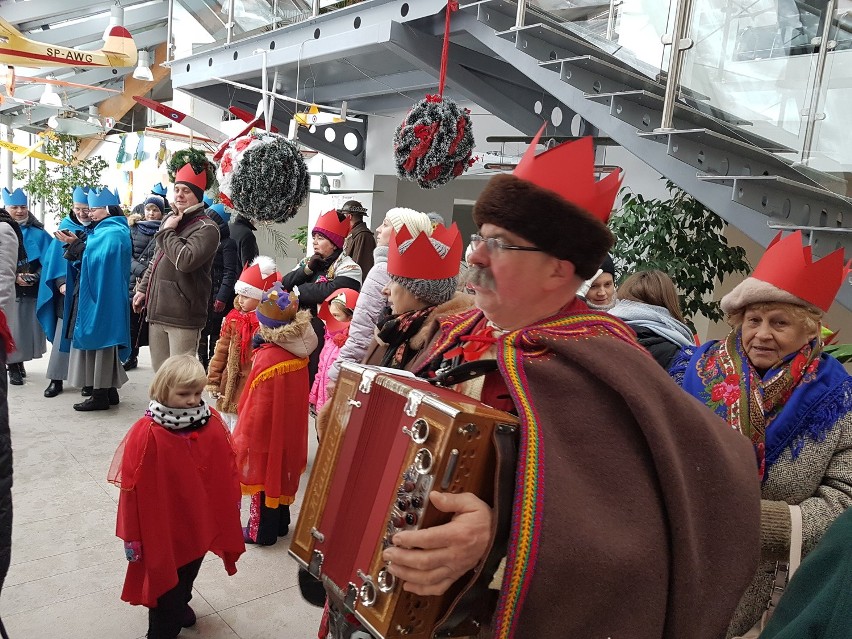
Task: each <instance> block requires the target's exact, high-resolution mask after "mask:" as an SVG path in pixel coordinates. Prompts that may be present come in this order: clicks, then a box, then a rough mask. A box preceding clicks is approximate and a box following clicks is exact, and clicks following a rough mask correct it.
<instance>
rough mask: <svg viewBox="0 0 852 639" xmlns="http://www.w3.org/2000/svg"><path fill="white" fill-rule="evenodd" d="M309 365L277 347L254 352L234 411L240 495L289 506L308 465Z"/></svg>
mask: <svg viewBox="0 0 852 639" xmlns="http://www.w3.org/2000/svg"><path fill="white" fill-rule="evenodd" d="M309 392H310V387H309V385H308V360H307V358H299V357H296V356H295V355H293V354H292V353H290V352H288V351H286V350H285V349H283V348H281V347H280V346H276V345H275V344H263V345H262V346H260V348H258V349H257V350H256V351H255V354H254V362H253V364H252V368H251V375H249V378H248V380H247V381H246V386H245V389H244V390H243V394H242V396H241V397H240V403H239V406H238V408H237V414H238V415H239V418H238V419H237V425H236V427H235V428H234V450H235V451H236V453H237V469H238V472H239V476H240V482H242V484H243V486H244V488H243V492H245V493H247V494H254V493H256V492H258V491H260V490H263V491H264V492H265V493H266V505H267V506H269V507H270V508H275V507H276V506H278V505H279V504H292V503H293V499H294V498H295V496H296V491H297V490H298V489H299V479H300V477H301V476H302V473H304V472H305V468H306V467H307V464H308V394H309Z"/></svg>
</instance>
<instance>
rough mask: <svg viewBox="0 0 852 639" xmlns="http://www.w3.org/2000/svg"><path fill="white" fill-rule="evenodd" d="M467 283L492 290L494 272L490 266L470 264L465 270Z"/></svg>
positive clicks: (493, 286)
mask: <svg viewBox="0 0 852 639" xmlns="http://www.w3.org/2000/svg"><path fill="white" fill-rule="evenodd" d="M467 283H468V284H471V285H473V286H478V287H480V288H485V289H488V290H490V291H493V290H494V288H495V283H494V274H493V273H492V272H491V269H490V268H487V267H482V266H470V267H469V268H468V270H467Z"/></svg>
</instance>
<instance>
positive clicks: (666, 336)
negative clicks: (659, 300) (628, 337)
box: [609, 300, 693, 370]
mask: <svg viewBox="0 0 852 639" xmlns="http://www.w3.org/2000/svg"><path fill="white" fill-rule="evenodd" d="M609 314H610V315H614V316H615V317H617V318H619V319H621V320H624V322H625V323H626V324H627V325H628V326H629V327H630V328H632V329H633V330H634V331H636V338H637V341H638V342H639V343H640V344H641V345H642V346H644V347H645V348H646V349H647V350H648V352H649V353H651V355H652V356H653V357H654V359H655V360H657V363H658V364H659V365H660V366H662V367H663V368H664V369H665V370H669V365H670V364H671V362H672V359H673V358H674V356H675V355H676V354H677V353H678V351H680V349H681V347H683V346H689V345H690V344H692V343H693V341H692V331H690V330H689V327H688V326H686V324H684V323H683V322H680V321H678V320H676V319H675V318H674V317H672V315H671V313H669V311H668V309H666V308H663V307H662V306H656V305H654V304H645V303H644V302H635V301H633V300H618V302H617V303H616V304H615V306H613V307H612V308H611V309H610V310H609Z"/></svg>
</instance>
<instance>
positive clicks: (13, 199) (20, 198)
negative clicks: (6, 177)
mask: <svg viewBox="0 0 852 639" xmlns="http://www.w3.org/2000/svg"><path fill="white" fill-rule="evenodd" d="M3 204H5V205H6V206H26V205H27V194H26V193H24V191H23V189H15V190H14V191H12V192H11V193H10V192H9V189H7V188H6V187H5V186H4V187H3Z"/></svg>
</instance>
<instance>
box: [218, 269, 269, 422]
mask: <svg viewBox="0 0 852 639" xmlns="http://www.w3.org/2000/svg"><path fill="white" fill-rule="evenodd" d="M280 277H281V274H280V273H279V272H278V269H277V268H276V266H275V260H273V259H272V258H271V257H267V256H265V255H259V256H258V257H256V258H255V259H254V261H253V262H252V263H251V265H250V266H247V267H246V268H245V269H243V272H242V273H241V274H240V278H239V280H237V283H236V284H235V285H234V292H235V293H236V294H237V296H236V298H234V308H233V309H231V311H230V312H229V313H228V314H227V315H226V316H225V319H224V320H223V322H222V332H221V333H220V335H219V339H218V340H217V341H216V351H215V353H214V354H213V357H212V358H211V359H210V365H209V366H208V368H207V389H206V390H207V391H208V392H209V393H210V394H211V396H212V397H213V398H214V399H215V400H216V409H217V410H219V411H220V412H221V413H222V417H223V419H224V420H225V421H226V422H227V423H228V424H229V425H231V426H233V424H234V422H235V421H236V417H235V415H236V413H237V406H238V405H239V402H240V397H241V396H242V393H243V388H245V385H246V379H247V378H248V376H249V373H250V372H251V354H252V346H251V342H252V338H253V337H254V335H255V333H257V327H258V321H257V315H256V314H255V310H256V309H257V306H258V304H260V300H261V298H262V297H263V292H264V291H267V290H269V289H271V288H272V287H273V285H274V284H275V282H277V281H278V278H280Z"/></svg>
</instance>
